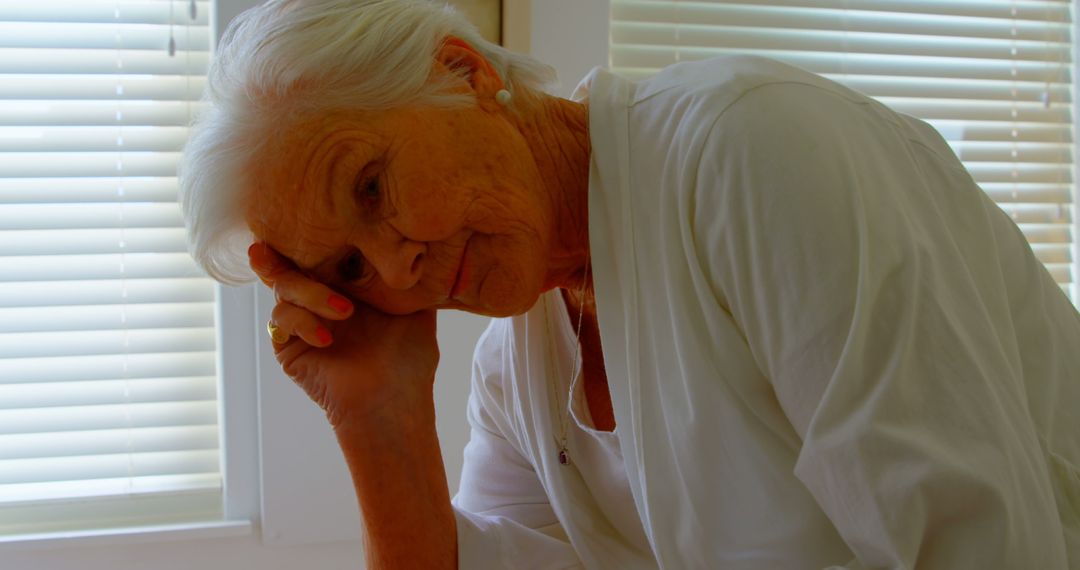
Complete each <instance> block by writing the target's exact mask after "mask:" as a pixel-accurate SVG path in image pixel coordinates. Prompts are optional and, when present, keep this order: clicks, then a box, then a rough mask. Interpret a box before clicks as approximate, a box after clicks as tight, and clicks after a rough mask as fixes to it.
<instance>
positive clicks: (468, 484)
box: [182, 0, 1080, 570]
mask: <svg viewBox="0 0 1080 570" xmlns="http://www.w3.org/2000/svg"><path fill="white" fill-rule="evenodd" d="M548 78H549V71H548V69H547V68H545V67H544V66H543V65H541V64H539V63H537V62H535V61H532V60H530V59H528V58H526V57H524V56H521V55H517V54H512V53H509V52H507V51H505V50H503V49H501V48H499V47H498V46H494V45H491V44H490V43H487V42H485V41H483V40H481V39H480V38H479V37H478V36H477V34H476V33H475V31H474V30H473V29H472V28H471V27H470V26H469V25H468V24H467V23H465V22H464V21H462V19H461V18H460V17H458V16H457V15H455V14H454V13H453V12H451V11H448V10H445V9H442V8H438V7H436V6H433V5H432V4H428V3H425V2H410V1H404V0H381V1H380V0H369V1H358V0H325V1H300V0H296V1H291V2H289V1H271V2H269V3H267V4H266V5H264V6H261V7H259V8H256V9H254V10H251V11H249V12H247V13H245V14H243V15H242V16H240V17H239V18H238V19H237V20H236V21H235V22H234V23H233V25H232V26H231V27H230V29H229V30H228V31H227V32H226V34H225V37H224V39H223V41H222V43H221V45H220V47H219V52H218V55H217V59H216V61H215V63H214V66H213V69H212V72H211V77H210V83H209V89H208V98H209V101H210V103H211V109H210V110H209V111H208V113H207V114H206V115H205V116H204V117H203V118H202V120H201V122H200V123H199V124H198V125H197V126H196V130H195V133H194V135H193V137H192V140H191V142H190V144H189V146H188V149H187V152H186V158H185V163H184V167H183V177H182V192H183V204H184V209H185V215H186V220H187V223H188V227H189V231H190V236H191V240H192V248H193V252H194V255H195V257H196V259H197V260H198V261H199V262H200V263H201V264H202V266H203V267H205V269H206V270H207V271H208V272H209V273H210V274H211V275H213V276H215V277H216V278H218V279H220V280H222V281H225V282H236V281H240V280H243V279H244V278H246V277H248V276H249V275H250V273H249V272H248V271H249V270H248V269H247V264H248V263H250V267H251V268H253V269H254V272H255V273H256V274H257V276H258V277H259V278H261V279H262V281H263V282H264V283H266V284H267V285H270V286H272V287H273V289H274V292H275V294H276V297H277V301H278V304H277V306H276V307H275V309H274V311H273V320H272V321H271V323H270V327H269V328H270V332H271V335H272V338H273V343H274V349H275V351H276V353H277V356H278V359H279V361H280V362H281V365H282V367H283V368H284V370H285V372H286V373H287V374H288V375H289V376H291V377H292V378H293V379H294V380H295V381H296V382H297V383H298V384H299V385H300V386H301V387H302V388H303V389H304V390H305V391H306V392H307V394H308V395H309V396H310V397H311V398H312V399H313V400H314V401H315V402H317V403H318V404H319V405H320V406H322V407H323V408H324V409H325V411H326V413H327V416H328V418H329V421H330V422H331V423H332V425H333V427H334V429H335V432H336V434H337V437H338V440H339V442H340V445H341V448H342V450H343V452H344V454H345V457H346V459H347V462H348V465H349V467H350V470H351V473H352V476H353V479H354V482H355V487H356V492H357V495H358V497H359V502H360V505H361V510H362V516H363V521H364V525H365V539H366V540H365V544H366V551H367V556H368V557H369V564H370V567H378V568H383V567H387V568H425V569H427V568H450V567H454V566H460V567H461V568H515V569H520V568H567V567H578V566H581V567H586V568H598V569H631V568H669V569H686V568H724V569H790V568H825V567H845V568H915V567H918V568H927V569H938V568H940V569H946V568H947V569H951V570H955V569H960V568H979V569H987V568H1009V569H1017V568H1038V569H1062V568H1067V567H1071V568H1080V471H1078V465H1080V412H1078V410H1080V405H1078V403H1080V379H1078V377H1080V316H1078V314H1077V312H1076V311H1075V309H1074V308H1073V306H1072V305H1071V304H1070V302H1069V300H1068V299H1067V298H1066V297H1065V296H1064V295H1063V294H1062V293H1061V291H1060V290H1059V289H1058V287H1057V286H1056V285H1055V284H1054V282H1053V281H1052V280H1051V278H1050V277H1049V275H1048V274H1047V273H1046V271H1045V270H1044V269H1043V268H1042V267H1041V265H1040V264H1039V262H1038V261H1037V260H1036V258H1035V256H1034V255H1033V254H1032V252H1031V249H1030V248H1029V246H1028V245H1027V243H1026V242H1025V240H1024V237H1023V236H1022V235H1021V233H1020V232H1019V231H1018V230H1017V228H1016V226H1015V225H1013V224H1012V222H1011V221H1010V220H1009V219H1008V218H1007V217H1006V216H1005V215H1004V214H1003V213H1002V212H1001V211H1000V210H998V209H997V208H996V207H995V206H994V205H993V204H992V203H991V202H990V201H989V200H988V199H987V198H986V197H985V196H984V195H983V193H982V192H981V191H980V190H979V188H978V187H977V186H976V185H975V184H974V183H973V182H972V180H971V178H970V177H969V176H968V175H967V173H966V172H965V171H964V170H963V168H962V167H961V165H960V164H959V162H958V161H957V159H956V158H955V157H954V155H953V154H952V153H951V152H950V149H949V147H948V146H947V145H946V144H945V143H944V142H943V141H942V139H941V138H940V137H939V136H938V135H937V134H935V132H934V131H933V130H932V129H931V128H929V127H928V126H927V125H925V124H924V123H922V122H919V121H917V120H914V119H912V118H910V117H906V116H903V115H899V114H896V113H894V112H891V111H890V110H889V109H887V108H885V107H883V106H882V105H880V104H878V103H876V102H874V101H872V100H870V99H868V98H866V97H864V96H862V95H860V94H858V93H855V92H852V91H850V90H848V89H845V88H843V87H841V86H839V85H836V84H834V83H831V82H829V81H826V80H824V79H822V78H820V77H816V76H813V75H811V74H808V73H806V72H803V71H800V70H797V69H794V68H791V67H787V66H784V65H781V64H778V63H775V62H771V61H767V60H762V59H756V58H748V57H731V58H724V59H718V60H713V61H704V62H698V63H690V64H682V65H677V66H674V67H671V68H669V69H667V70H665V71H664V72H662V73H660V74H659V75H658V76H656V77H655V78H653V79H650V80H647V81H643V82H640V83H631V82H628V81H625V80H623V79H620V78H618V77H615V76H613V75H611V74H609V73H607V72H605V71H602V70H597V71H595V72H593V74H592V75H590V77H588V78H587V79H586V80H585V81H584V82H583V84H582V87H581V88H580V90H579V95H578V97H577V98H576V99H577V100H575V101H569V100H564V99H560V98H557V97H553V96H550V95H547V94H545V93H544V91H543V87H544V84H545V82H546V80H547V79H548ZM252 241H254V245H252V246H251V247H250V249H249V251H248V254H249V256H250V257H249V258H245V257H244V256H243V251H244V249H245V248H246V247H247V245H248V244H251V243H252ZM438 309H460V310H465V311H471V312H474V313H479V314H484V315H490V316H492V317H496V318H495V319H493V320H492V322H491V325H490V326H489V328H488V330H487V331H486V332H485V334H484V335H483V337H482V338H481V339H480V341H479V343H478V345H477V348H476V352H475V356H474V367H473V379H472V389H471V390H472V391H471V394H470V399H469V406H468V419H469V423H470V425H471V427H472V433H471V439H470V441H469V444H468V446H467V448H466V450H465V466H464V470H463V473H462V477H461V489H460V491H459V493H458V494H457V496H456V497H455V498H454V499H453V500H451V498H450V496H449V493H448V489H447V483H446V476H445V472H444V469H443V465H442V463H441V459H440V451H439V442H438V439H437V436H436V432H435V418H434V406H433V400H432V382H433V379H434V374H435V368H436V363H437V361H438V356H439V352H438V347H437V345H436V336H435V311H436V310H438ZM462 388H464V386H462ZM1070 565H1071V566H1070Z"/></svg>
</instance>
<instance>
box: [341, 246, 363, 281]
mask: <svg viewBox="0 0 1080 570" xmlns="http://www.w3.org/2000/svg"><path fill="white" fill-rule="evenodd" d="M337 271H338V277H340V278H341V280H342V281H345V282H351V281H356V280H357V279H360V277H362V276H363V275H364V256H363V255H361V254H360V252H359V251H354V252H352V253H350V254H349V255H346V256H345V257H343V258H341V261H339V262H338V267H337Z"/></svg>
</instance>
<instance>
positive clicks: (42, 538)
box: [0, 520, 254, 552]
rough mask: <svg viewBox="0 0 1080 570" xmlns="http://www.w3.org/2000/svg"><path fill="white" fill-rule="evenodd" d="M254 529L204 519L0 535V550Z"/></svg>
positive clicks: (126, 542)
mask: <svg viewBox="0 0 1080 570" xmlns="http://www.w3.org/2000/svg"><path fill="white" fill-rule="evenodd" d="M253 532H254V528H253V526H252V524H251V521H248V520H238V521H205V522H192V523H183V524H170V525H156V526H138V527H127V528H106V529H95V530H84V531H64V532H47V533H40V534H12V535H6V536H0V552H2V551H4V550H22V549H32V548H48V549H52V548H66V547H74V546H122V545H129V544H139V543H147V542H168V541H174V540H197V539H204V538H228V537H234V536H247V535H250V534H252V533H253Z"/></svg>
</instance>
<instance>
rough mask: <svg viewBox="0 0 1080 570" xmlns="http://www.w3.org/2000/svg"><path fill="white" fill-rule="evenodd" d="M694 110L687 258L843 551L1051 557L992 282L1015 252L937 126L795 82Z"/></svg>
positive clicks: (951, 561) (948, 563) (1040, 468)
mask: <svg viewBox="0 0 1080 570" xmlns="http://www.w3.org/2000/svg"><path fill="white" fill-rule="evenodd" d="M706 128H708V129H709V131H708V134H707V136H708V138H707V139H706V142H704V143H703V147H702V148H703V149H704V150H703V155H702V156H701V158H700V162H699V163H698V164H697V165H694V166H693V167H691V168H688V169H687V170H688V171H690V172H695V173H696V175H697V178H696V181H695V182H694V184H693V186H694V187H695V188H696V192H695V196H694V201H695V202H694V205H695V209H694V213H693V223H694V226H695V227H694V230H693V235H694V236H695V239H696V240H698V243H697V244H696V246H695V247H696V249H697V251H698V253H699V255H702V256H703V259H702V260H701V266H702V267H704V268H705V271H706V273H707V274H708V276H709V283H710V285H711V286H712V288H713V292H714V294H715V295H716V298H717V299H718V302H720V303H721V304H722V305H724V306H725V308H726V309H728V310H729V312H730V313H731V315H732V317H733V318H734V320H735V321H736V323H737V325H738V326H739V327H740V329H741V330H742V332H743V334H744V336H745V338H746V342H747V343H748V345H749V348H750V350H751V352H752V354H753V355H754V358H755V360H756V361H757V364H758V366H759V367H760V368H761V370H762V371H763V372H764V373H765V375H766V377H768V378H769V379H770V381H771V383H772V386H773V389H774V390H775V393H776V396H777V399H778V401H779V403H780V405H781V406H782V408H783V409H784V411H785V414H786V415H787V416H788V418H789V420H790V421H791V424H792V426H793V427H794V429H795V430H796V432H797V433H798V434H799V436H800V437H801V438H802V447H801V450H800V453H799V456H798V460H797V463H796V465H795V474H796V475H797V477H798V478H799V479H800V480H801V481H802V482H803V483H804V484H805V485H806V487H807V488H808V489H809V491H810V492H811V493H812V494H813V496H814V497H815V499H816V501H817V502H818V504H819V505H820V507H821V508H822V509H823V510H824V512H825V513H826V514H827V516H828V517H829V518H830V520H831V521H832V522H833V524H834V525H835V527H836V528H837V530H838V531H839V533H840V534H841V536H842V537H843V539H844V540H845V542H846V543H847V544H848V546H849V547H850V548H851V550H852V552H853V553H854V554H855V556H856V560H855V561H852V562H851V563H850V564H848V566H847V567H848V568H894V569H901V568H904V569H909V568H919V569H925V570H935V569H949V570H963V569H969V568H970V569H976V568H978V569H987V568H1064V567H1066V565H1067V563H1066V562H1065V554H1064V546H1063V542H1062V529H1061V523H1060V521H1059V519H1058V516H1057V512H1056V507H1055V504H1054V499H1053V491H1052V489H1051V488H1050V486H1049V484H1048V475H1047V467H1046V463H1045V458H1044V454H1043V453H1042V452H1041V448H1040V443H1039V439H1038V437H1037V435H1036V432H1035V429H1034V426H1033V423H1032V421H1031V418H1030V415H1029V412H1028V408H1027V404H1026V400H1025V392H1024V385H1023V372H1022V370H1020V369H1018V367H1019V366H1020V365H1019V360H1020V359H1019V358H1018V357H1017V339H1016V338H1015V337H1014V332H1013V331H1011V330H1010V327H1009V325H1008V322H1009V319H1008V315H1007V309H1006V308H1005V306H1004V305H1006V303H1004V302H1003V293H1002V291H1001V287H999V285H998V284H999V283H1000V282H1001V281H1002V275H1003V274H1006V273H1008V272H1009V271H1016V270H1018V269H1017V268H1018V267H1025V266H1026V260H1025V263H1019V262H1017V263H1011V262H1010V261H1009V260H1007V259H1000V256H999V255H998V253H997V251H996V250H995V244H994V243H993V239H994V238H993V236H994V231H992V230H991V229H990V228H991V226H993V227H995V228H998V229H1000V227H1001V226H1000V223H1002V222H1003V221H1004V222H1006V223H1007V220H1001V219H999V217H1001V218H1003V216H1002V215H1001V212H1000V211H997V210H996V208H995V207H994V206H993V204H989V205H987V204H988V203H987V201H986V199H985V197H984V196H983V195H982V192H981V190H979V188H978V187H977V186H976V185H975V184H974V182H972V181H971V178H970V176H968V175H967V173H966V172H964V170H963V168H962V166H961V165H960V163H959V162H958V161H957V160H956V158H955V156H953V155H952V154H951V152H950V151H949V150H948V147H947V146H946V145H945V144H944V142H943V141H941V140H940V137H938V138H937V139H935V138H934V136H936V135H934V136H931V135H930V134H929V133H928V132H927V131H928V130H929V127H927V126H926V125H925V124H922V123H919V122H917V121H914V120H913V119H910V118H906V117H903V116H900V115H896V114H894V113H891V112H890V111H888V110H886V109H884V108H882V107H880V106H878V104H877V103H872V102H870V101H869V100H866V99H865V98H861V97H859V96H857V95H855V94H850V95H849V94H846V93H839V92H834V91H828V90H826V89H824V88H821V87H817V86H810V85H799V84H785V85H776V86H765V87H760V88H758V89H756V90H754V91H752V92H750V93H747V94H746V95H744V96H743V97H742V98H741V99H740V100H738V101H737V102H736V103H734V104H732V105H731V106H730V107H728V109H727V110H726V111H725V112H724V113H723V114H721V115H720V117H719V119H718V120H717V121H716V122H715V123H714V124H713V125H711V126H707V127H706ZM1028 253H1030V251H1029V252H1028ZM1035 281H1038V279H1036V280H1035ZM1010 335H1013V336H1010Z"/></svg>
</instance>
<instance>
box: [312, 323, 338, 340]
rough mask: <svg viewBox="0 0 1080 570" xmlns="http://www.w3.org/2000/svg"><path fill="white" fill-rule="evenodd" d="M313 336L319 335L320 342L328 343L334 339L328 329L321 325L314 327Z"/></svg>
mask: <svg viewBox="0 0 1080 570" xmlns="http://www.w3.org/2000/svg"><path fill="white" fill-rule="evenodd" d="M315 336H317V337H319V342H321V343H322V344H330V343H331V342H332V341H333V340H334V337H332V336H330V331H328V330H326V327H324V326H322V325H319V328H317V329H315Z"/></svg>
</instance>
